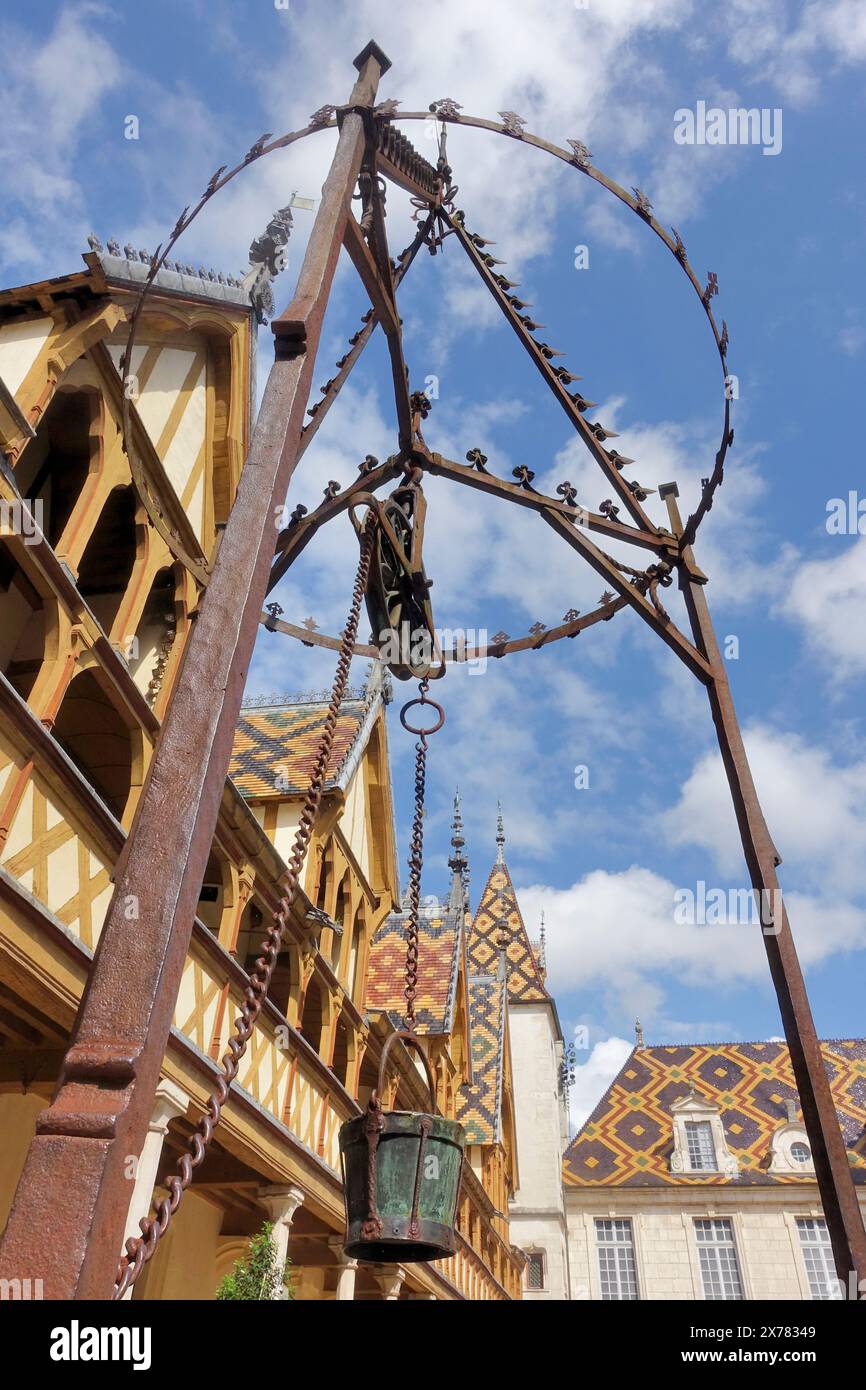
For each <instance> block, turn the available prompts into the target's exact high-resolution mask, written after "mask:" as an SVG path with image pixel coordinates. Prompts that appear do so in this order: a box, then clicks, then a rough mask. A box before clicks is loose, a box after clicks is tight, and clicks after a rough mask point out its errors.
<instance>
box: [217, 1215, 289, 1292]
mask: <svg viewBox="0 0 866 1390" xmlns="http://www.w3.org/2000/svg"><path fill="white" fill-rule="evenodd" d="M273 1230H274V1228H273V1225H272V1223H271V1222H270V1221H266V1222H265V1224H264V1225H263V1226H262V1229H261V1230H260V1231H258V1232H257V1234H256V1235H254V1236H252V1237H251V1238H250V1243H249V1250H248V1252H247V1254H246V1255H244V1256H243V1257H242V1258H241V1259H240V1260H236V1261H235V1265H234V1268H233V1270H232V1272H231V1274H227V1275H226V1276H225V1278H224V1279H223V1280H222V1282H221V1283H220V1286H219V1288H218V1289H217V1291H216V1297H217V1299H219V1300H220V1301H221V1302H228V1301H234V1302H238V1301H242V1302H243V1301H246V1302H249V1301H256V1300H260V1299H263V1300H267V1299H273V1298H277V1297H279V1296H284V1297H286V1298H290V1299H291V1298H294V1296H295V1294H294V1290H293V1287H292V1283H291V1280H290V1278H289V1264H290V1261H289V1260H286V1262H285V1264H284V1265H283V1266H282V1267H280V1261H279V1257H278V1255H277V1247H276V1245H275V1243H274V1237H273ZM284 1284H285V1286H286V1287H285V1289H284V1288H283V1285H284Z"/></svg>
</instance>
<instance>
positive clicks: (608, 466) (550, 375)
mask: <svg viewBox="0 0 866 1390" xmlns="http://www.w3.org/2000/svg"><path fill="white" fill-rule="evenodd" d="M441 216H442V217H444V218H445V220H446V221H447V223H448V225H449V227H450V228H451V229H452V231H454V233H455V234H456V236H457V239H458V241H459V242H460V244H461V246H462V247H463V249H464V251H465V252H466V254H467V256H468V257H469V259H470V261H471V262H472V264H473V265H474V266H475V269H476V270H477V271H478V274H479V275H480V276H481V279H482V280H483V281H484V283H485V285H486V286H487V288H488V289H489V291H490V293H491V294H492V295H493V298H494V299H495V301H496V303H497V304H498V305H499V308H500V309H501V310H502V313H503V314H504V315H505V318H506V319H507V321H508V323H509V325H510V327H511V328H512V329H513V330H514V332H515V333H516V335H517V337H518V339H519V341H520V342H521V343H522V345H523V347H524V348H525V349H526V351H527V352H528V353H529V356H530V358H531V360H532V361H533V362H534V363H535V366H536V367H537V369H538V371H539V372H540V374H541V377H542V379H543V380H544V382H545V383H546V384H547V386H548V387H549V388H550V390H551V391H552V392H553V395H554V396H555V397H556V399H557V400H558V401H559V404H560V405H561V406H562V408H563V410H564V411H565V413H566V415H567V416H568V418H569V420H570V421H571V423H572V425H573V426H574V428H575V429H576V430H577V432H578V434H579V435H580V437H581V439H582V441H583V443H584V444H585V445H586V447H587V449H588V450H589V452H590V453H591V454H592V457H593V458H594V459H595V461H596V463H597V464H598V466H599V468H600V469H601V471H602V473H603V474H604V476H605V478H606V479H607V481H608V482H609V483H610V486H611V487H612V488H613V490H614V492H615V493H616V494H617V496H618V497H619V498H620V500H621V502H622V503H623V505H624V506H625V507H626V508H627V509H628V511H629V512H630V513H631V515H632V518H633V519H634V521H635V522H636V523H637V525H638V526H640V527H641V528H642V529H643V530H645V531H656V530H657V529H658V528H657V527H656V526H655V525H654V524H653V522H652V521H651V520H650V518H649V517H648V516H647V514H646V512H645V511H644V509H643V507H642V506H641V504H640V502H639V501H638V500H637V498H636V497H635V495H634V493H633V492H632V491H631V490H630V488H629V487H628V485H627V483H626V482H625V479H624V478H623V477H622V476H621V475H620V473H619V472H618V470H617V469H616V468H615V466H614V464H613V462H612V460H611V458H610V455H609V454H608V452H607V450H606V449H605V448H604V446H603V445H602V443H601V442H600V440H598V439H596V437H595V435H594V434H593V433H592V431H591V429H590V427H589V425H588V424H587V422H586V420H585V419H584V417H583V414H582V413H581V411H579V410H578V408H577V406H576V405H575V403H574V401H573V400H572V399H571V396H570V395H569V394H568V391H567V390H566V387H565V384H564V383H563V382H561V381H560V380H559V377H557V376H556V374H555V373H554V371H553V368H552V367H551V365H550V363H549V362H548V361H547V359H546V358H545V357H544V355H543V353H542V352H541V351H540V349H539V345H538V343H537V342H536V340H535V339H534V338H533V336H532V334H531V333H530V332H529V330H528V328H527V327H526V325H525V324H524V323H521V321H520V318H519V317H518V315H517V312H516V310H515V308H514V305H513V304H511V303H510V302H509V299H508V296H507V294H506V293H505V291H504V290H503V289H502V288H501V286H500V285H497V283H496V281H495V280H494V278H493V276H492V275H491V273H490V270H489V268H488V266H487V265H485V263H484V261H483V259H482V257H481V256H480V255H479V251H478V247H477V246H475V244H474V243H473V242H472V240H471V239H470V237H469V236H468V234H467V232H466V228H465V227H464V226H463V225H462V223H461V222H459V221H458V220H457V218H456V217H454V216H452V215H451V213H449V212H447V211H446V210H445V209H443V210H442V213H441Z"/></svg>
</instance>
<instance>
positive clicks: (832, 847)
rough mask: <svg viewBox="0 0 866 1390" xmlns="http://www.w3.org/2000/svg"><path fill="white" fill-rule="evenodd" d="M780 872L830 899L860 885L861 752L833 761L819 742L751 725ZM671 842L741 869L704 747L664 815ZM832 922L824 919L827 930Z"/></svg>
mask: <svg viewBox="0 0 866 1390" xmlns="http://www.w3.org/2000/svg"><path fill="white" fill-rule="evenodd" d="M744 738H745V744H746V751H747V754H748V757H749V762H750V765H751V768H752V773H753V776H754V779H755V785H756V787H757V790H758V795H759V797H760V798H761V803H762V806H763V809H764V814H765V816H766V819H767V823H768V825H769V827H770V833H771V835H772V836H773V839H774V842H775V844H776V846H777V848H778V850H779V853H780V854H781V856H782V859H783V861H784V863H785V865H786V870H785V871H783V872H784V873H785V879H786V880H787V881H788V882H792V881H793V882H795V883H796V884H798V885H806V886H809V887H810V888H812V889H813V890H814V891H817V892H818V893H819V894H820V895H821V896H822V897H823V896H825V895H826V897H827V898H828V900H829V901H832V900H833V899H834V898H838V899H844V897H845V896H846V895H849V894H855V895H857V894H859V893H860V892H861V891H862V885H863V876H862V870H861V865H862V863H863V858H864V855H866V760H861V761H859V762H850V763H848V764H846V765H840V764H839V763H837V762H836V761H835V760H834V758H833V756H832V754H831V753H830V752H829V751H828V750H827V749H826V748H824V747H821V746H820V745H817V744H811V743H808V742H807V741H806V740H805V739H803V738H801V737H800V736H799V735H797V734H793V733H781V732H778V731H777V730H774V729H770V728H768V727H766V726H765V725H753V726H752V727H750V728H748V729H747V730H746V732H745V735H744ZM662 826H663V828H664V829H665V830H666V832H667V834H668V836H669V838H670V841H671V843H672V844H674V845H679V846H682V845H698V846H700V847H701V848H702V849H704V850H706V851H707V853H708V854H709V855H711V856H712V860H713V862H714V863H715V865H716V867H717V869H718V870H719V871H720V872H721V873H723V874H726V875H733V874H736V873H738V872H739V873H742V874H743V882H746V881H747V880H746V878H745V870H744V868H742V849H741V847H740V839H739V833H738V830H737V826H736V821H735V818H734V812H733V808H732V805H731V799H730V793H729V791H728V786H727V781H726V778H725V774H724V770H723V767H722V761H721V758H720V756H719V754H718V753H716V752H712V753H707V754H706V755H705V756H704V757H702V758H701V759H700V760H699V761H698V762H697V764H696V765H695V767H694V769H693V771H692V773H691V775H690V777H689V778H688V780H687V781H686V783H685V785H684V786H683V789H682V793H681V795H680V799H679V801H678V802H677V804H676V805H675V806H674V807H673V808H672V809H671V810H670V811H668V812H667V813H666V815H665V816H664V817H663V818H662ZM829 930H831V928H830V927H829V924H828V931H829Z"/></svg>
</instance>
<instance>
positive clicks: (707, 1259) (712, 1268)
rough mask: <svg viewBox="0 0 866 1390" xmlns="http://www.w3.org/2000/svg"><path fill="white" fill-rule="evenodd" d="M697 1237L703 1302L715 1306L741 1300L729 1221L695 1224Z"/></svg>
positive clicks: (714, 1220)
mask: <svg viewBox="0 0 866 1390" xmlns="http://www.w3.org/2000/svg"><path fill="white" fill-rule="evenodd" d="M695 1235H696V1237H697V1242H698V1255H699V1257H700V1262H701V1279H702V1280H703V1284H704V1298H706V1299H710V1300H713V1301H715V1302H719V1301H724V1300H726V1299H737V1298H742V1297H743V1285H742V1283H741V1281H740V1266H739V1262H738V1260H737V1247H736V1246H735V1244H734V1232H733V1229H732V1227H731V1223H730V1221H720V1220H716V1219H715V1218H712V1219H705V1218H698V1219H697V1220H696V1221H695Z"/></svg>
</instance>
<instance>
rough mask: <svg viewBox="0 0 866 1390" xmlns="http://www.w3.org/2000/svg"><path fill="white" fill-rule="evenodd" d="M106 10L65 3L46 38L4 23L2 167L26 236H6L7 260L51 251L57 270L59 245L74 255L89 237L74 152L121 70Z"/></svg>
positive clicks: (24, 260)
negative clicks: (105, 21)
mask: <svg viewBox="0 0 866 1390" xmlns="http://www.w3.org/2000/svg"><path fill="white" fill-rule="evenodd" d="M107 13H108V12H107V10H106V9H105V7H104V6H102V5H97V4H87V3H85V4H80V5H78V6H77V7H76V8H75V9H74V10H73V9H63V10H61V12H60V14H59V15H58V17H57V20H56V22H55V24H54V27H53V29H52V30H51V32H50V33H49V35H48V37H47V38H46V39H44V40H43V41H42V42H39V41H37V40H35V39H33V38H32V37H31V36H30V35H29V34H27V33H26V32H25V31H24V30H23V29H20V28H19V27H18V26H17V25H14V24H12V23H5V24H3V25H2V26H0V45H2V49H3V55H4V76H3V120H2V123H0V173H2V179H3V195H4V201H5V203H6V207H7V209H8V208H9V207H10V205H11V206H17V207H18V208H20V209H21V210H22V211H23V213H24V214H25V217H26V224H27V237H26V238H24V237H22V236H20V235H16V237H15V239H14V241H12V242H10V240H9V238H8V236H7V237H6V238H4V242H3V243H2V245H0V250H2V253H3V256H4V263H9V262H10V261H13V260H14V261H15V262H16V263H19V264H34V265H38V264H40V263H41V262H42V261H43V259H44V258H46V257H47V256H48V254H49V252H50V253H52V256H51V258H52V260H53V261H54V264H53V266H52V269H51V271H50V272H49V273H55V272H56V257H57V253H58V250H60V251H61V252H62V253H66V254H72V252H74V251H75V250H76V249H78V250H80V249H81V246H82V245H83V244H84V238H85V236H86V233H87V231H88V230H89V229H88V228H87V226H86V223H85V221H84V216H83V215H84V211H85V196H84V190H83V187H82V185H81V183H80V182H79V181H77V179H76V177H75V174H74V167H75V159H76V155H77V152H78V150H79V146H80V143H81V140H82V138H83V135H84V132H85V130H86V129H87V126H88V123H89V122H90V121H91V119H92V118H93V117H94V115H95V114H96V113H97V112H98V111H99V109H100V107H101V105H102V103H103V100H104V98H105V97H106V96H107V94H108V93H109V92H111V91H113V90H114V89H116V88H117V86H118V85H119V83H120V81H121V76H122V72H123V65H122V62H121V60H120V58H119V57H118V55H117V53H116V52H115V50H114V49H113V48H112V46H111V44H110V43H109V41H108V39H107V38H106V37H105V35H104V33H103V32H102V30H103V27H104V26H103V24H102V22H101V21H102V20H103V18H104V16H105V15H106V14H107ZM121 138H122V131H120V130H119V131H118V140H119V141H120V139H121ZM18 225H19V227H20V225H21V223H20V222H19V223H18Z"/></svg>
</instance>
